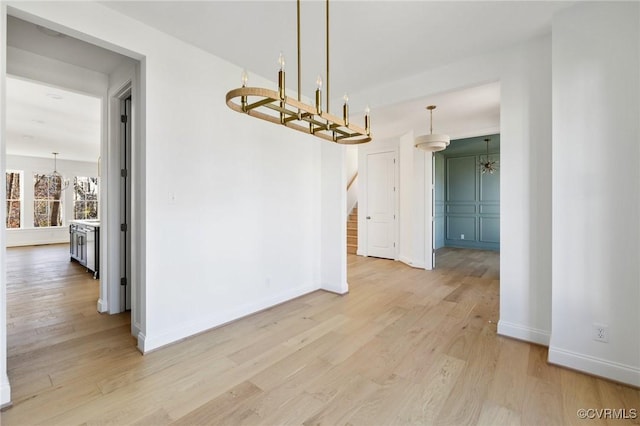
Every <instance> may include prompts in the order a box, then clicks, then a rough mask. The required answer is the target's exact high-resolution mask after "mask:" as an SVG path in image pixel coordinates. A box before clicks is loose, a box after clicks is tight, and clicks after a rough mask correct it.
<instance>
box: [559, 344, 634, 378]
mask: <svg viewBox="0 0 640 426" xmlns="http://www.w3.org/2000/svg"><path fill="white" fill-rule="evenodd" d="M549 363H551V364H556V365H560V366H562V367H567V368H571V369H573V370H578V371H582V372H585V373H588V374H593V375H594V376H599V377H604V378H606V379H610V380H615V381H616V382H620V383H626V384H628V385H631V386H636V387H640V368H638V367H633V366H630V365H624V364H620V363H617V362H613V361H608V360H606V359H601V358H596V357H592V356H589V355H584V354H580V353H577V352H572V351H568V350H565V349H561V348H557V347H555V346H551V347H550V348H549Z"/></svg>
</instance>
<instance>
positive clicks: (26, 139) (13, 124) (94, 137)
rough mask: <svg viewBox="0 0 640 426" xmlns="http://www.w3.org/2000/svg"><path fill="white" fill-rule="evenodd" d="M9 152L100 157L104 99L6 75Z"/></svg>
mask: <svg viewBox="0 0 640 426" xmlns="http://www.w3.org/2000/svg"><path fill="white" fill-rule="evenodd" d="M6 94H7V95H6V96H7V112H6V117H7V118H6V120H7V124H6V138H7V139H6V141H7V154H8V155H23V156H29V157H49V156H51V153H52V152H59V153H60V155H59V156H58V158H59V159H60V160H76V161H94V162H95V161H97V160H98V156H99V155H100V125H101V119H100V115H101V100H100V98H96V97H93V96H87V95H83V94H79V93H75V92H71V91H68V90H64V89H60V88H54V87H51V86H47V85H45V84H42V83H37V82H33V81H27V80H22V79H19V78H15V77H9V76H7V91H6Z"/></svg>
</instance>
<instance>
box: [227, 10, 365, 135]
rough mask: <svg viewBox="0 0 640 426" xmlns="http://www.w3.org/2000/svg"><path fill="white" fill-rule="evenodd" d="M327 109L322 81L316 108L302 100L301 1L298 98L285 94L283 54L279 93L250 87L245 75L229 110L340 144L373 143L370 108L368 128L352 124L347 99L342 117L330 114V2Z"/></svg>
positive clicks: (229, 95)
mask: <svg viewBox="0 0 640 426" xmlns="http://www.w3.org/2000/svg"><path fill="white" fill-rule="evenodd" d="M325 18H326V65H327V70H326V99H327V100H326V108H325V109H324V110H323V108H322V79H321V78H320V77H318V80H317V82H316V83H317V88H316V97H315V105H307V104H305V103H304V102H302V100H301V94H302V90H301V87H300V86H301V83H300V68H301V66H300V63H301V62H300V0H297V42H298V98H297V99H294V98H291V97H289V96H287V94H286V91H285V71H284V64H285V61H284V57H283V56H282V54H280V59H279V63H280V71H279V72H278V91H275V90H270V89H264V88H261V87H247V85H246V84H247V80H248V78H247V73H246V72H244V71H243V73H242V87H240V88H238V89H233V90H231V91H230V92H228V93H227V96H226V101H227V106H229V108H231V109H232V110H234V111H237V112H243V113H245V114H247V115H250V116H252V117H256V118H260V119H261V120H266V121H269V122H271V123H276V124H281V125H284V126H287V127H289V128H291V129H294V130H298V131H300V132H303V133H307V134H311V135H314V136H317V137H319V138H322V139H325V140H328V141H331V142H336V143H340V144H361V143H366V142H369V141H371V128H370V117H369V107H367V108H366V109H365V115H364V128H362V127H359V126H356V125H354V124H353V123H350V122H349V98H348V97H347V95H345V96H344V105H343V106H342V117H338V116H335V115H332V114H331V113H330V112H329V96H330V94H329V0H326V17H325Z"/></svg>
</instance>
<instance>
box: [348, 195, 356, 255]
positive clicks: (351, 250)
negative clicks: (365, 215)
mask: <svg viewBox="0 0 640 426" xmlns="http://www.w3.org/2000/svg"><path fill="white" fill-rule="evenodd" d="M357 250H358V205H357V204H356V206H355V207H354V208H353V210H352V211H351V214H349V218H348V219H347V254H356V251H357Z"/></svg>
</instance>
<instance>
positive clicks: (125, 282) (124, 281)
mask: <svg viewBox="0 0 640 426" xmlns="http://www.w3.org/2000/svg"><path fill="white" fill-rule="evenodd" d="M120 285H127V277H122V278H120Z"/></svg>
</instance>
